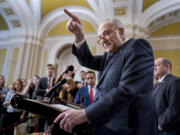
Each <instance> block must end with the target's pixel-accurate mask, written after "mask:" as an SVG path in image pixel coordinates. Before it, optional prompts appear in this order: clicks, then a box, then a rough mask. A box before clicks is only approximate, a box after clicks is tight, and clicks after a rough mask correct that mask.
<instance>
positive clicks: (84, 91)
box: [74, 85, 96, 107]
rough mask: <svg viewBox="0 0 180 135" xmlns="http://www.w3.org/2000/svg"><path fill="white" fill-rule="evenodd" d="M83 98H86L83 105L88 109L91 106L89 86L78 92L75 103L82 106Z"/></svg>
mask: <svg viewBox="0 0 180 135" xmlns="http://www.w3.org/2000/svg"><path fill="white" fill-rule="evenodd" d="M81 96H83V97H84V103H83V104H82V105H83V106H86V107H87V106H89V105H90V99H89V92H88V86H87V85H86V86H85V87H83V88H80V89H79V90H78V92H77V94H76V97H75V100H74V102H75V103H77V104H81V101H80V98H81ZM95 97H96V94H95Z"/></svg>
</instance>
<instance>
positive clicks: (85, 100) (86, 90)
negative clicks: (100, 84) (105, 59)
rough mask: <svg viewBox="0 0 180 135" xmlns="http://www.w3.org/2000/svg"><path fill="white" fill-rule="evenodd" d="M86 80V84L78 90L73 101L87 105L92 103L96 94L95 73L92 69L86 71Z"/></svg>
mask: <svg viewBox="0 0 180 135" xmlns="http://www.w3.org/2000/svg"><path fill="white" fill-rule="evenodd" d="M84 81H85V80H84ZM86 82H87V85H86V86H84V87H82V88H80V89H79V90H78V92H77V94H76V97H75V101H74V102H75V103H77V104H81V105H83V106H86V107H87V106H89V105H90V104H92V103H93V99H94V97H95V95H96V75H95V73H94V72H93V71H88V72H87V74H86Z"/></svg>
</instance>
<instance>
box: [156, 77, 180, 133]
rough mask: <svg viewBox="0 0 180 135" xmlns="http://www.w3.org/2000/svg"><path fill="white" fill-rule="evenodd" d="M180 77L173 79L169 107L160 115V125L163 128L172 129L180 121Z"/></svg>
mask: <svg viewBox="0 0 180 135" xmlns="http://www.w3.org/2000/svg"><path fill="white" fill-rule="evenodd" d="M179 84H180V79H177V80H175V81H172V84H170V85H171V86H170V88H169V90H170V91H168V92H169V101H168V103H169V106H168V108H167V109H166V110H165V111H164V113H162V114H161V115H160V116H159V117H158V122H159V125H160V126H161V127H162V128H163V129H166V130H168V129H171V128H173V127H175V124H177V122H178V121H180V116H179V114H180V85H179Z"/></svg>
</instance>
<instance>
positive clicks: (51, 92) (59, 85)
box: [43, 79, 67, 98]
mask: <svg viewBox="0 0 180 135" xmlns="http://www.w3.org/2000/svg"><path fill="white" fill-rule="evenodd" d="M66 82H67V80H66V79H62V80H61V81H60V82H58V83H57V84H56V85H54V86H53V87H52V88H51V89H50V90H49V92H47V93H46V94H45V95H44V96H43V98H44V97H51V95H52V94H53V93H54V92H56V89H57V88H59V87H61V85H63V84H65V83H66Z"/></svg>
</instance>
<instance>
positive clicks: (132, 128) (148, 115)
mask: <svg viewBox="0 0 180 135" xmlns="http://www.w3.org/2000/svg"><path fill="white" fill-rule="evenodd" d="M64 11H65V13H66V14H67V15H68V16H69V17H71V20H70V21H69V22H68V24H67V28H68V30H70V31H71V32H72V33H73V34H74V35H75V44H74V45H73V54H74V55H75V56H76V57H77V58H78V61H79V63H80V64H81V65H82V66H85V67H88V68H91V69H93V70H97V71H99V73H98V84H97V92H98V96H97V98H96V99H94V102H93V104H92V105H90V106H88V107H87V108H86V109H82V110H73V109H68V110H67V111H65V112H63V113H61V114H60V115H59V116H58V117H57V118H56V119H55V121H54V122H58V121H60V128H61V129H64V130H65V131H67V132H72V129H73V127H74V126H76V125H78V124H81V123H84V122H90V123H91V124H92V126H93V129H94V132H95V134H96V135H156V134H157V123H156V116H155V106H154V103H153V97H152V89H153V69H154V58H153V52H152V48H151V46H150V44H149V43H148V42H147V41H146V40H144V39H137V40H136V39H133V38H131V39H130V40H128V41H125V39H126V38H125V33H124V28H123V27H122V24H121V22H120V21H119V20H118V19H112V20H107V21H105V22H104V23H102V24H101V25H100V27H99V29H98V36H99V40H98V43H99V44H101V45H102V46H103V47H104V49H105V53H104V54H103V55H101V56H99V55H98V56H93V55H92V54H91V52H90V50H89V48H88V45H87V43H86V41H85V37H84V33H83V30H82V25H81V22H80V20H79V18H78V17H76V16H75V15H73V14H72V13H70V12H69V11H67V10H64Z"/></svg>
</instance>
